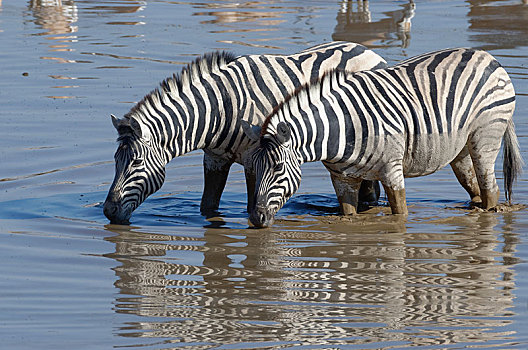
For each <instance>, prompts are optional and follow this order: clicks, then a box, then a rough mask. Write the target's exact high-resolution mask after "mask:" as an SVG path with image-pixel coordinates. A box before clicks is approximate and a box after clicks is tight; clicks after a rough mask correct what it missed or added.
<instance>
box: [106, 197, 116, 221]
mask: <svg viewBox="0 0 528 350" xmlns="http://www.w3.org/2000/svg"><path fill="white" fill-rule="evenodd" d="M118 212H119V206H118V204H117V203H116V202H112V201H108V200H107V201H106V202H105V204H104V207H103V213H104V215H105V216H106V217H107V218H108V220H110V221H114V220H115V219H116V217H117V213H118Z"/></svg>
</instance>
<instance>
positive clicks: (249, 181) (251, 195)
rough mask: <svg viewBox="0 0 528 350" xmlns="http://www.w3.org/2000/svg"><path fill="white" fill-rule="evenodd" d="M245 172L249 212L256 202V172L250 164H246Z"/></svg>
mask: <svg viewBox="0 0 528 350" xmlns="http://www.w3.org/2000/svg"><path fill="white" fill-rule="evenodd" d="M244 173H245V175H246V189H247V212H248V213H251V211H252V210H253V206H254V202H255V200H254V199H255V182H256V178H255V173H254V172H253V170H252V168H251V167H250V166H244Z"/></svg>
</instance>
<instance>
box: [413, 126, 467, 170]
mask: <svg viewBox="0 0 528 350" xmlns="http://www.w3.org/2000/svg"><path fill="white" fill-rule="evenodd" d="M466 142H467V135H461V133H457V134H454V135H453V134H451V135H449V134H447V133H445V134H431V135H413V136H412V137H411V138H409V143H408V145H407V150H406V152H405V155H404V157H403V175H404V177H417V176H424V175H429V174H432V173H434V172H435V171H437V170H439V169H441V168H443V167H445V166H446V165H448V164H449V163H451V161H453V159H455V157H456V156H457V155H458V154H459V153H460V151H461V150H462V148H464V145H465V144H466Z"/></svg>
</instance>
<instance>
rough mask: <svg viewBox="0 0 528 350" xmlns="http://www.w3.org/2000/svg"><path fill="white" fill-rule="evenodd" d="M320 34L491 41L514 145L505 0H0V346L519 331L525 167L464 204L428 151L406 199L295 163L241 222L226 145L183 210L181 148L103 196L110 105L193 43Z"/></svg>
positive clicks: (527, 71)
mask: <svg viewBox="0 0 528 350" xmlns="http://www.w3.org/2000/svg"><path fill="white" fill-rule="evenodd" d="M329 40H349V41H355V42H360V43H363V44H365V45H367V46H369V47H371V48H373V49H375V50H376V52H377V53H379V54H380V55H381V56H383V57H384V58H386V59H387V61H389V62H390V63H395V62H398V61H400V60H402V59H405V58H407V57H410V56H413V55H416V54H420V53H423V52H426V51H432V50H436V49H441V48H446V47H458V46H471V47H476V48H483V49H486V50H489V51H490V52H491V53H492V54H493V55H494V56H495V57H497V59H498V60H499V61H500V62H501V63H502V64H503V66H504V67H505V68H506V70H507V71H508V72H509V74H510V75H511V77H512V79H513V83H514V86H515V88H516V92H517V110H516V113H515V123H516V126H517V133H518V135H519V140H520V143H521V148H522V151H523V155H524V157H525V158H528V157H527V155H526V150H527V149H528V141H527V140H528V138H527V136H528V112H527V111H528V5H527V4H526V2H524V3H523V1H416V3H412V2H408V1H379V2H378V1H376V2H366V1H363V2H362V1H332V2H323V1H287V0H286V1H252V2H232V1H207V0H205V1H202V2H192V1H178V2H172V1H132V0H123V1H115V0H105V1H101V0H98V1H86V0H85V1H73V0H62V1H53V0H51V1H42V0H33V1H3V2H2V1H0V48H1V50H0V67H1V69H0V106H1V109H0V124H1V128H0V267H1V268H0V347H1V348H5V349H110V348H140V349H185V348H188V349H249V348H264V349H279V348H281V349H401V348H410V347H413V348H423V349H460V348H475V347H476V348H479V347H485V348H494V349H526V348H528V331H526V325H527V324H528V282H527V281H528V265H527V263H526V261H527V259H528V244H527V242H528V236H527V233H526V232H527V231H528V211H527V210H526V209H525V207H524V205H526V204H528V190H527V189H528V188H527V182H526V179H527V178H526V175H523V176H522V178H521V179H520V180H519V182H518V183H517V186H516V187H515V189H514V202H515V203H518V204H519V205H518V206H516V207H514V208H513V209H514V210H503V211H500V212H494V213H488V212H479V211H477V210H468V202H467V200H468V198H467V196H466V194H465V193H464V192H463V190H462V189H461V188H460V186H459V185H458V183H457V182H456V180H455V178H454V176H453V175H452V173H451V171H450V170H449V169H444V170H441V171H439V172H437V173H436V174H433V175H431V176H427V177H423V178H418V179H410V180H408V181H407V182H406V185H407V193H408V198H407V199H408V204H409V211H410V214H409V217H408V218H407V219H406V220H402V219H401V218H397V217H393V216H390V215H387V213H388V211H387V208H386V207H383V204H384V203H385V202H384V200H382V201H381V204H382V206H380V207H377V208H371V209H370V210H368V211H366V212H365V213H363V214H362V215H360V217H358V218H356V219H353V220H351V219H349V218H343V217H340V216H338V215H337V209H336V206H337V201H336V199H335V196H334V194H333V191H332V186H331V184H330V182H329V179H328V176H327V173H326V171H325V170H324V169H322V167H321V165H319V164H315V163H314V164H306V165H305V166H303V181H302V187H301V189H300V190H299V192H298V194H297V195H296V196H294V197H293V198H292V199H291V200H290V201H289V202H288V204H287V205H286V206H285V208H283V209H282V210H281V211H280V212H279V214H278V221H277V223H276V224H275V225H274V226H273V227H272V228H269V229H263V230H253V229H248V222H247V214H246V213H245V203H246V199H245V198H246V197H245V190H244V187H245V185H244V179H243V172H242V168H241V167H240V166H234V167H233V169H232V173H231V175H230V178H229V183H228V185H227V188H226V192H225V193H224V195H223V197H222V202H221V215H220V216H219V217H216V218H212V219H210V220H205V219H204V218H203V217H201V216H200V215H199V203H200V196H201V189H202V168H201V156H202V154H201V152H194V153H191V154H189V155H186V156H184V157H181V158H179V159H176V160H174V161H173V162H171V163H170V164H169V165H168V174H167V181H166V183H165V185H164V186H163V188H162V189H161V190H160V191H159V192H158V193H156V194H155V195H154V196H152V197H151V198H149V199H148V200H147V201H146V202H145V203H144V204H143V205H142V206H141V207H140V208H139V209H138V210H137V211H136V212H135V215H134V216H133V217H132V224H131V225H130V226H116V225H109V224H108V222H107V220H106V219H105V218H104V216H103V215H102V205H101V203H102V201H104V198H105V196H106V191H107V189H108V187H109V185H110V183H111V181H112V178H113V153H114V151H115V148H116V144H115V138H116V135H115V130H114V129H113V127H112V124H111V121H110V117H109V116H110V113H113V114H116V115H122V114H124V113H126V112H127V111H128V110H129V109H130V108H131V107H132V106H133V105H134V103H135V102H136V101H138V100H140V99H141V98H142V97H143V95H144V94H146V93H147V92H148V91H150V90H151V89H153V88H154V87H155V86H156V85H157V84H158V82H159V81H161V80H162V79H164V78H165V77H167V76H168V75H170V74H172V73H173V72H178V71H179V70H180V69H181V67H182V66H183V65H184V64H186V63H187V62H189V61H191V60H192V59H194V58H195V57H196V56H198V55H201V54H203V53H204V52H207V51H211V50H216V49H225V50H229V51H233V52H235V53H236V54H250V53H252V54H253V53H293V52H296V51H300V50H302V49H304V48H306V47H309V46H311V45H314V44H317V43H320V42H324V41H329ZM497 171H498V174H499V177H501V175H500V174H501V165H500V161H499V162H497ZM499 181H501V182H502V180H501V179H499ZM501 186H502V184H501ZM382 199H384V198H382ZM506 209H508V208H506Z"/></svg>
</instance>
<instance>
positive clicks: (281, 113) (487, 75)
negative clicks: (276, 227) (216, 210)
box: [245, 49, 523, 227]
mask: <svg viewBox="0 0 528 350" xmlns="http://www.w3.org/2000/svg"><path fill="white" fill-rule="evenodd" d="M514 108H515V92H514V89H513V85H512V82H511V80H510V78H509V76H508V74H507V73H506V71H505V70H504V69H503V68H502V67H501V66H500V64H499V63H498V62H497V61H496V60H495V59H494V58H493V57H492V56H491V55H490V54H488V53H486V52H484V51H477V50H471V49H446V50H442V51H437V52H432V53H428V54H424V55H420V56H417V57H414V58H411V59H408V60H406V61H404V62H402V63H400V64H398V65H395V66H393V67H390V68H386V69H379V70H375V71H368V72H367V71H364V72H359V73H346V72H340V71H333V72H330V73H328V74H326V75H325V76H324V77H322V78H321V79H320V80H319V81H317V82H313V83H312V84H311V85H307V86H305V87H303V88H301V89H300V90H298V91H297V92H296V93H294V94H293V95H291V96H289V97H287V98H286V99H285V101H284V102H282V104H280V105H279V106H278V107H277V108H276V109H275V110H274V111H273V112H272V113H271V114H270V115H269V116H268V117H267V119H266V120H265V122H264V124H263V125H262V128H261V130H260V134H259V133H258V132H257V131H258V128H255V127H254V128H249V127H248V126H246V128H245V130H246V131H247V134H248V136H249V137H250V138H252V139H253V140H260V146H259V147H258V148H257V149H256V150H255V151H254V153H253V154H252V155H251V156H250V157H251V158H252V163H253V164H252V166H253V169H254V171H255V175H256V188H255V192H254V193H255V197H254V200H253V203H254V205H253V208H251V209H250V221H251V222H252V224H253V225H255V226H257V227H266V226H269V225H271V224H272V223H273V219H274V215H275V214H276V212H277V211H278V210H279V209H280V208H281V207H282V206H283V205H284V203H285V202H286V201H287V200H288V198H290V197H291V196H292V195H293V194H294V192H295V191H296V190H297V189H298V187H299V184H300V181H301V168H300V167H301V164H302V163H305V162H312V161H323V164H324V165H325V166H326V167H327V169H328V170H329V171H330V173H331V175H332V178H339V179H340V181H341V182H345V183H348V184H349V186H350V187H351V188H353V191H352V192H349V191H342V190H341V189H340V188H339V187H338V186H334V187H335V190H336V193H337V195H338V199H339V202H340V205H341V208H342V211H343V212H344V213H345V214H355V213H356V208H357V204H358V197H357V189H358V188H359V183H360V181H361V180H362V179H368V180H379V181H380V182H381V183H382V185H383V187H384V189H385V192H386V194H387V199H388V201H389V205H390V208H391V211H392V213H393V214H407V205H406V199H405V187H404V178H405V177H417V176H423V175H428V174H431V173H433V172H435V171H437V170H438V169H440V168H443V167H444V166H446V165H447V164H450V165H451V167H452V169H453V171H454V173H455V175H456V177H457V179H458V181H459V182H460V184H461V185H462V187H463V188H464V189H465V190H466V191H467V192H468V193H469V195H470V198H471V200H472V201H473V202H481V206H482V208H484V209H491V208H493V207H495V206H496V205H497V204H498V197H499V188H498V186H497V182H496V179H495V170H494V166H495V160H496V157H497V155H498V153H499V150H500V147H501V139H502V140H503V141H504V145H503V154H504V161H503V172H504V187H505V195H506V199H507V200H508V202H510V203H511V194H512V185H513V183H514V182H515V180H516V178H517V176H518V175H519V174H520V172H521V171H522V164H523V161H522V158H521V154H520V151H519V144H518V141H517V136H516V135H515V130H514V124H513V121H512V116H513V111H514Z"/></svg>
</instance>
